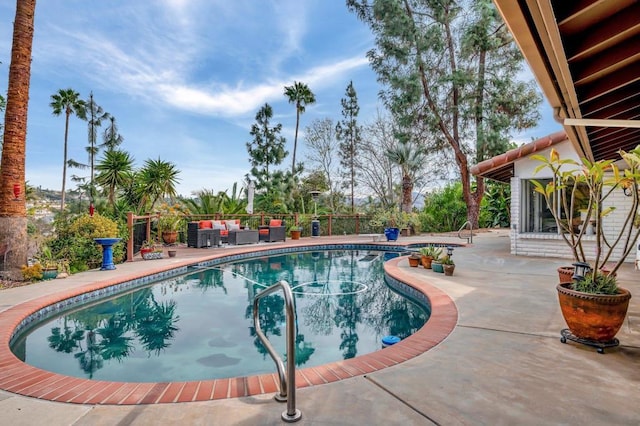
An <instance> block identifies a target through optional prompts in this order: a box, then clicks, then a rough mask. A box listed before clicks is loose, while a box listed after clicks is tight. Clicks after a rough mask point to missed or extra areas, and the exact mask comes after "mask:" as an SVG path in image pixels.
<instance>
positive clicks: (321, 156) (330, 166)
mask: <svg viewBox="0 0 640 426" xmlns="http://www.w3.org/2000/svg"><path fill="white" fill-rule="evenodd" d="M304 133H305V138H306V144H307V147H308V149H309V155H308V156H307V160H308V161H309V162H310V163H311V164H312V165H315V166H316V168H317V169H319V170H320V171H322V174H323V175H324V179H325V181H326V183H327V186H328V189H329V206H330V207H331V211H332V212H334V213H335V211H336V204H337V203H336V200H335V194H336V193H337V188H336V187H335V178H336V175H337V170H336V166H337V164H335V162H334V159H335V157H336V156H337V151H338V140H337V139H336V131H335V125H334V124H333V121H332V120H331V119H329V118H325V119H322V120H314V121H313V122H312V123H311V125H310V126H308V127H307V128H306V130H305V132H304Z"/></svg>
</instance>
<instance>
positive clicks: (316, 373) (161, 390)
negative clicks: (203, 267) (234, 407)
mask: <svg viewBox="0 0 640 426" xmlns="http://www.w3.org/2000/svg"><path fill="white" fill-rule="evenodd" d="M401 260H404V258H396V259H392V260H389V261H387V262H385V265H384V268H385V272H386V273H387V274H388V275H389V276H391V277H392V278H395V279H396V280H398V281H401V282H403V283H405V284H407V285H409V286H411V287H413V288H415V289H416V290H418V291H420V292H421V293H423V294H424V295H425V296H426V297H427V298H428V299H429V302H430V304H431V316H430V318H429V320H428V321H427V323H426V324H425V325H424V326H423V327H422V328H421V329H420V330H418V331H417V332H416V333H414V334H413V335H411V336H409V337H408V338H406V339H404V340H402V341H401V342H399V343H397V344H395V345H393V346H390V347H387V348H385V349H381V350H379V351H376V352H373V353H369V354H366V355H361V356H358V357H356V358H352V359H348V360H344V361H337V362H333V363H329V364H324V365H321V366H317V367H308V368H302V369H298V370H297V371H296V388H304V387H307V386H314V385H320V384H325V383H331V382H336V381H339V380H343V379H348V378H351V377H355V376H360V375H364V374H369V373H373V372H375V371H378V370H382V369H384V368H387V367H391V366H394V365H397V364H400V363H402V362H404V361H408V360H410V359H412V358H415V357H416V356H418V355H421V354H423V353H425V352H426V351H428V350H429V349H431V348H433V347H434V346H436V345H438V344H439V343H440V342H441V341H443V340H444V339H445V338H446V337H447V336H448V335H449V334H450V333H451V332H452V331H453V328H454V327H455V325H456V323H457V320H458V310H457V308H456V306H455V304H454V302H453V300H452V299H451V298H450V297H449V296H448V295H447V294H446V293H444V292H443V291H441V290H440V289H438V288H436V287H434V286H432V285H430V284H427V283H424V282H421V283H418V282H415V281H416V280H415V279H414V277H412V275H411V274H408V273H406V272H405V271H403V270H402V268H400V267H399V266H398V264H399V262H400V261H401ZM185 263H186V262H185ZM191 263H192V262H191ZM175 267H176V265H175V264H174V265H172V266H171V267H167V268H160V269H159V270H157V271H145V273H144V274H137V275H135V276H132V275H131V276H127V277H119V278H118V279H114V280H104V281H99V282H96V283H91V284H87V285H85V286H82V287H79V288H76V289H73V290H69V291H64V292H60V293H56V294H53V295H49V296H43V297H40V298H38V299H35V300H32V301H29V302H25V303H21V304H19V305H16V306H13V307H11V308H9V309H8V310H6V311H4V312H2V313H0V389H2V390H5V391H7V392H12V393H16V394H20V395H23V396H28V397H33V398H39V399H44V400H48V401H56V402H66V403H75V404H104V405H136V404H162V403H173V402H193V401H208V400H215V399H225V398H237V397H242V396H251V395H259V394H266V393H275V392H277V391H278V390H279V386H278V378H277V375H276V374H275V373H273V374H263V375H258V376H247V377H237V378H230V379H216V380H201V381H189V382H161V383H127V382H107V381H99V380H88V379H80V378H75V377H69V376H63V375H60V374H56V373H52V372H49V371H45V370H41V369H39V368H36V367H32V366H30V365H28V364H25V363H24V362H22V361H20V360H19V359H18V358H17V357H16V356H15V355H14V354H13V353H12V352H11V350H10V349H9V341H10V338H11V335H12V334H13V331H14V330H15V329H16V328H17V327H18V325H19V324H20V322H21V321H22V320H23V319H25V318H26V317H28V316H29V315H31V314H32V313H34V312H37V311H38V310H40V309H41V308H43V307H46V306H49V305H51V304H53V303H56V302H59V301H61V300H64V299H67V298H69V297H73V296H77V295H78V294H83V293H86V292H89V291H93V290H96V289H99V288H105V287H108V286H111V285H114V284H118V283H121V282H125V281H129V280H131V279H135V278H138V277H139V276H140V275H149V274H152V273H154V272H160V271H161V270H166V269H171V268H175Z"/></svg>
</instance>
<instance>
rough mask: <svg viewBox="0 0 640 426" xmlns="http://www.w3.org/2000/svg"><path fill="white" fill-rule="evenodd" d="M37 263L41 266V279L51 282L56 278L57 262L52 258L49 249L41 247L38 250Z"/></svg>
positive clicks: (44, 246) (45, 246)
mask: <svg viewBox="0 0 640 426" xmlns="http://www.w3.org/2000/svg"><path fill="white" fill-rule="evenodd" d="M38 261H39V263H40V265H41V266H42V279H43V280H51V279H54V278H56V277H57V276H58V260H57V259H56V258H55V257H54V255H53V252H52V251H51V248H50V247H49V246H48V245H43V246H42V247H41V248H40V254H39V256H38Z"/></svg>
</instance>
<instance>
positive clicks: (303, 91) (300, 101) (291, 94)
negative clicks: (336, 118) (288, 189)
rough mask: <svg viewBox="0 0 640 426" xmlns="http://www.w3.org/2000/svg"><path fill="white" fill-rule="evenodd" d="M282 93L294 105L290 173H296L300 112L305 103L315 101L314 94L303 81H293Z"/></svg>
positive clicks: (303, 109)
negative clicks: (294, 123)
mask: <svg viewBox="0 0 640 426" xmlns="http://www.w3.org/2000/svg"><path fill="white" fill-rule="evenodd" d="M284 95H285V96H286V97H287V98H288V99H289V103H290V104H295V106H296V133H295V136H294V138H293V159H292V160H291V175H292V176H293V175H295V173H296V151H297V149H298V128H299V126H300V114H303V113H304V111H305V108H306V106H307V105H310V104H313V103H315V102H316V96H315V95H314V94H313V92H312V91H311V90H310V89H309V86H307V85H306V84H304V83H300V82H298V81H294V82H293V86H285V87H284Z"/></svg>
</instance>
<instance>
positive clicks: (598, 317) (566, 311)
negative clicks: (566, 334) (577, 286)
mask: <svg viewBox="0 0 640 426" xmlns="http://www.w3.org/2000/svg"><path fill="white" fill-rule="evenodd" d="M569 286H570V284H568V283H560V284H558V285H557V286H556V289H557V290H558V300H559V301H560V309H561V310H562V316H563V317H564V320H565V321H566V323H567V326H568V327H569V330H570V331H571V333H573V334H574V335H575V336H576V337H579V338H581V339H590V340H593V341H595V342H609V341H611V340H613V338H614V337H615V335H616V333H617V332H618V330H620V327H621V326H622V324H623V323H624V319H625V316H626V315H627V309H628V307H629V299H631V293H629V291H628V290H626V289H623V288H619V293H618V294H614V295H603V294H589V293H581V292H578V291H574V290H571V289H570V288H569Z"/></svg>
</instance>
